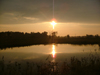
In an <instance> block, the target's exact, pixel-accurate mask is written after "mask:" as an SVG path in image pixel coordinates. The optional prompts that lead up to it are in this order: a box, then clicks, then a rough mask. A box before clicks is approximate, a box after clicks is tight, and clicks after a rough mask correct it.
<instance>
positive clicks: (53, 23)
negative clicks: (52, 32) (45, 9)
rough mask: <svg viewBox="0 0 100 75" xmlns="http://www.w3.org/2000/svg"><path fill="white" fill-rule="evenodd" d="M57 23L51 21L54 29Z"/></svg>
mask: <svg viewBox="0 0 100 75" xmlns="http://www.w3.org/2000/svg"><path fill="white" fill-rule="evenodd" d="M56 24H57V23H56V22H55V21H52V22H51V25H52V26H53V29H54V26H55V25H56Z"/></svg>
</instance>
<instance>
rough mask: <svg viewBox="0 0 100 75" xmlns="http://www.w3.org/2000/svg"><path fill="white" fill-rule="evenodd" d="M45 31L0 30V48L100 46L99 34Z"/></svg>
mask: <svg viewBox="0 0 100 75" xmlns="http://www.w3.org/2000/svg"><path fill="white" fill-rule="evenodd" d="M47 34H48V33H47V32H42V33H39V32H37V33H34V32H31V33H23V32H0V49H4V48H11V47H21V46H30V45H39V44H44V45H46V44H52V43H55V44H78V45H82V44H85V45H86V44H98V45H99V46H100V36H99V35H86V36H73V37H70V36H69V35H67V36H63V37H62V36H57V35H56V32H52V34H51V35H47Z"/></svg>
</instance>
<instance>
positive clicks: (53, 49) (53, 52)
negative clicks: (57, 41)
mask: <svg viewBox="0 0 100 75" xmlns="http://www.w3.org/2000/svg"><path fill="white" fill-rule="evenodd" d="M55 53H56V52H55V45H52V55H53V58H55Z"/></svg>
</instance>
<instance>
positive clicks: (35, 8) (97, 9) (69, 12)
mask: <svg viewBox="0 0 100 75" xmlns="http://www.w3.org/2000/svg"><path fill="white" fill-rule="evenodd" d="M54 6H55V8H54V13H55V14H54V17H55V18H56V19H57V21H58V22H62V23H63V22H76V23H99V24H100V2H99V0H55V5H54ZM7 13H8V14H7ZM52 18H53V2H52V0H0V24H8V23H9V24H10V23H11V24H16V23H17V24H18V23H19V24H20V23H35V22H47V21H51V19H52ZM32 20H34V21H32Z"/></svg>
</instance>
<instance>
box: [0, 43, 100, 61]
mask: <svg viewBox="0 0 100 75" xmlns="http://www.w3.org/2000/svg"><path fill="white" fill-rule="evenodd" d="M89 54H94V55H96V56H99V55H100V50H99V46H98V45H96V44H95V45H71V44H49V45H32V46H26V47H14V48H7V49H5V50H0V60H1V58H2V56H4V57H5V61H7V62H8V61H10V60H11V61H12V62H15V61H46V60H53V61H66V60H69V59H70V58H71V57H72V56H75V57H78V58H81V57H84V56H85V57H87V56H89Z"/></svg>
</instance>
